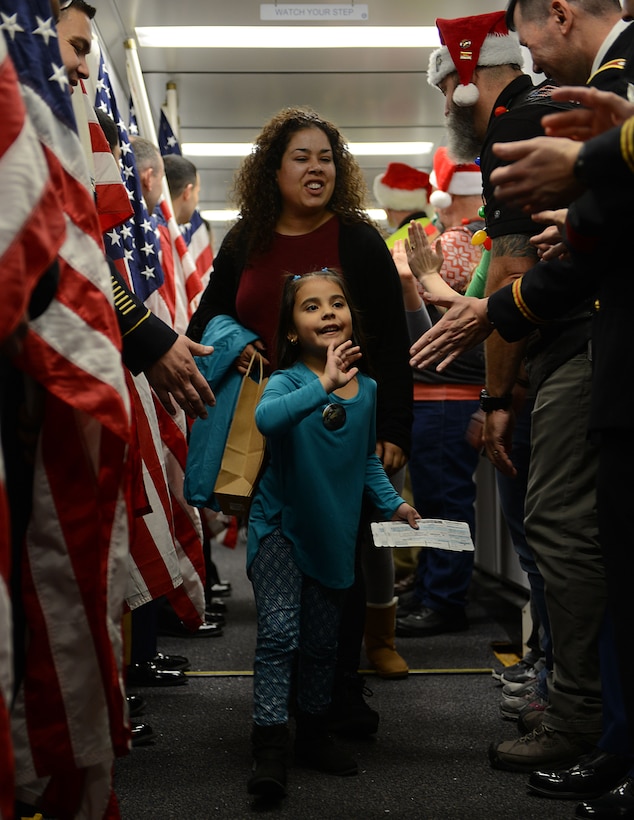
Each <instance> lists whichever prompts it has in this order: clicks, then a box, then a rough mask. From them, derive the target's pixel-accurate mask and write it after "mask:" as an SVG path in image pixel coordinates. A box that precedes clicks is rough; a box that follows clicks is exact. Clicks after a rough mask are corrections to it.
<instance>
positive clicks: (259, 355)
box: [244, 350, 264, 384]
mask: <svg viewBox="0 0 634 820" xmlns="http://www.w3.org/2000/svg"><path fill="white" fill-rule="evenodd" d="M256 356H257V358H258V360H259V363H260V374H259V375H260V377H259V379H256V378H253V381H254V382H257V383H258V384H261V382H262V379H263V378H264V359H263V358H262V354H261V353H260V352H259V351H258V350H255V351H254V352H253V354H252V356H251V361H250V362H249V364H248V366H247V372H246V373H245V374H244V375H245V378H252V376H251V370H252V368H253V363H254V362H255V359H256Z"/></svg>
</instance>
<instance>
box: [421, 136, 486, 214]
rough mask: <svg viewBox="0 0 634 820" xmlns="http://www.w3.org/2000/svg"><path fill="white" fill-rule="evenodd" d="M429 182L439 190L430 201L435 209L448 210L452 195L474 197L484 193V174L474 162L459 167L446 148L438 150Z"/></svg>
mask: <svg viewBox="0 0 634 820" xmlns="http://www.w3.org/2000/svg"><path fill="white" fill-rule="evenodd" d="M429 181H430V182H431V184H432V185H433V186H434V188H437V189H438V190H436V191H434V192H433V194H432V195H431V197H430V198H429V201H430V202H431V204H432V205H433V206H434V208H448V207H449V206H450V205H451V203H452V198H451V194H454V195H456V196H472V195H474V194H481V193H482V174H481V172H480V168H479V166H478V165H476V164H475V163H473V162H470V163H466V164H463V165H458V164H457V163H455V162H454V161H453V160H452V159H451V157H450V156H449V154H448V153H447V149H446V148H445V147H440V148H438V149H436V153H435V154H434V169H433V171H432V172H431V175H430V177H429Z"/></svg>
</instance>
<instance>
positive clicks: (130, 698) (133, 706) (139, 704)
mask: <svg viewBox="0 0 634 820" xmlns="http://www.w3.org/2000/svg"><path fill="white" fill-rule="evenodd" d="M125 699H126V700H127V702H128V714H129V715H130V717H131V718H135V717H139V715H142V714H143V712H145V707H146V706H147V704H146V702H145V700H144V699H143V698H142V697H141V695H126V696H125Z"/></svg>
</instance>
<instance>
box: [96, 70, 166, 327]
mask: <svg viewBox="0 0 634 820" xmlns="http://www.w3.org/2000/svg"><path fill="white" fill-rule="evenodd" d="M95 107H96V108H99V109H100V110H101V111H103V112H104V114H107V115H108V116H109V117H111V118H112V119H113V120H114V121H115V123H116V125H117V130H118V132H119V142H120V144H121V164H122V175H123V181H124V183H125V186H126V188H127V190H128V196H129V198H130V202H131V204H132V207H133V209H134V214H133V216H132V218H131V219H129V220H128V221H127V222H126V223H125V224H124V225H121V227H119V228H113V229H112V230H111V231H108V232H107V233H106V234H105V236H104V242H105V245H106V253H107V254H108V256H109V257H110V259H112V261H113V262H114V263H115V265H116V266H117V269H118V270H119V272H120V273H121V274H122V275H123V276H124V277H125V278H126V279H127V281H128V282H129V283H130V287H131V288H132V290H133V291H134V292H135V293H136V295H137V296H138V297H139V299H141V301H142V302H145V301H146V300H147V299H149V297H150V296H151V295H152V293H154V292H155V291H156V290H158V289H159V288H160V287H161V285H162V284H163V282H164V281H165V276H164V273H163V268H162V265H161V261H160V241H159V234H158V227H157V225H156V220H155V219H154V218H153V217H151V216H150V214H149V213H148V210H147V208H146V207H145V201H144V199H143V194H142V192H141V181H140V180H139V174H138V172H137V167H136V162H135V160H134V152H133V150H132V146H131V145H130V138H129V136H128V129H127V128H126V125H125V123H124V122H123V120H122V118H121V116H120V114H119V110H118V107H117V102H116V100H115V97H114V93H113V91H112V87H111V83H110V78H109V76H108V69H107V67H106V64H105V62H104V60H103V56H102V57H101V59H100V61H99V74H98V77H97V90H96V94H95ZM161 318H164V317H163V316H161Z"/></svg>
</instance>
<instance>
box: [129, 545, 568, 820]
mask: <svg viewBox="0 0 634 820" xmlns="http://www.w3.org/2000/svg"><path fill="white" fill-rule="evenodd" d="M214 559H215V561H216V564H217V566H218V568H219V570H220V575H221V577H223V578H226V579H228V580H230V581H231V583H232V587H233V591H232V595H231V597H230V598H227V599H226V602H227V608H228V613H227V625H226V627H225V629H224V635H223V636H222V637H220V638H207V639H202V640H201V639H187V638H161V639H160V644H159V649H160V650H161V651H163V652H166V653H170V652H171V653H179V654H184V655H187V656H188V657H189V659H190V660H191V664H192V672H191V673H190V677H189V680H188V685H187V686H182V687H170V688H165V689H152V688H144V689H136V690H131V691H135V692H138V693H139V694H142V695H143V697H144V699H145V700H146V701H147V710H146V713H145V715H144V717H143V720H145V721H147V722H148V723H150V724H151V726H152V728H153V729H154V731H155V733H156V740H155V742H154V743H153V745H150V746H146V747H139V748H135V749H133V751H132V753H131V754H130V755H129V756H128V757H126V758H123V759H121V760H119V761H118V762H117V765H116V769H115V790H116V793H117V796H118V799H119V803H120V807H121V813H122V817H123V818H124V820H143V819H144V818H153V819H154V820H194V818H196V820H211V818H218V820H233V818H235V819H236V820H238V819H239V818H248V817H252V816H254V815H258V814H261V813H265V814H271V815H274V816H277V815H279V816H283V817H285V818H288V820H295V819H296V818H297V820H299V818H302V820H323V819H324V818H326V819H327V820H330V819H331V818H332V819H333V820H334V819H335V818H351V819H353V820H357V819H358V820H378V818H384V819H386V818H391V820H409V819H410V818H411V819H412V820H414V818H415V819H416V820H468V819H469V820H516V819H517V820H559V818H562V820H563V819H564V818H565V819H566V820H569V818H572V816H573V813H574V803H566V802H559V801H551V800H544V799H541V798H537V797H532V796H529V795H528V794H527V791H526V779H527V777H526V775H522V774H514V773H509V772H501V771H496V770H494V769H491V768H490V766H489V763H488V760H487V754H486V750H487V747H488V745H489V744H490V743H491V742H492V741H498V740H504V739H507V738H512V737H514V736H515V735H516V733H517V728H516V725H515V724H513V723H509V722H506V721H502V720H501V719H500V716H499V710H498V704H499V700H500V691H501V690H500V687H499V685H498V684H497V682H496V681H495V680H494V679H493V678H492V676H491V668H492V667H493V666H497V667H499V666H500V664H499V662H498V661H497V659H496V657H495V655H494V654H493V649H492V646H493V645H496V644H502V643H508V642H509V641H511V642H515V643H516V642H517V641H518V638H519V634H520V612H519V609H516V608H513V609H512V610H511V611H510V612H509V609H508V607H507V606H505V605H503V603H502V601H500V600H499V599H498V598H496V595H495V593H494V592H492V591H491V589H490V587H489V586H488V585H485V584H482V583H481V582H479V581H478V579H477V576H476V578H474V583H473V584H472V590H471V594H470V603H469V608H468V615H469V621H470V628H469V630H468V631H467V632H463V633H456V634H452V635H448V636H436V637H433V638H425V639H420V638H400V639H397V643H398V648H399V650H400V652H401V654H402V655H403V656H404V657H405V659H406V660H407V662H408V663H409V665H410V668H411V669H412V670H413V673H412V674H410V676H409V677H408V678H407V679H406V680H401V681H384V680H380V679H379V678H376V677H374V676H370V675H368V677H367V683H368V685H369V687H370V688H371V689H372V691H373V695H372V698H371V701H370V702H371V705H372V706H373V708H375V709H377V710H378V711H379V713H380V715H381V724H380V727H379V733H378V735H377V737H376V739H375V740H373V741H368V742H352V741H340V742H341V743H345V745H346V746H347V748H349V749H350V750H351V751H352V752H353V753H354V755H355V756H356V758H357V760H358V762H359V776H358V777H348V778H337V777H333V776H329V775H324V774H320V773H318V772H313V771H308V770H305V769H300V768H291V769H290V770H289V784H288V796H287V797H286V798H285V799H284V800H283V801H282V802H281V803H280V804H279V805H277V806H275V807H273V808H271V807H267V808H265V809H263V808H262V807H261V806H259V805H258V804H256V803H254V802H253V800H252V798H251V797H250V796H249V795H248V794H247V792H246V787H245V784H246V780H247V778H248V776H249V771H250V762H251V761H250V741H249V733H250V727H251V688H252V679H251V677H250V670H251V666H252V659H253V650H254V645H255V612H254V604H253V600H252V593H251V587H250V584H249V583H248V581H247V579H246V576H245V572H244V550H243V549H241V548H240V547H238V548H237V549H236V550H228V549H226V548H224V547H222V548H219V549H217V550H216V552H215V553H214ZM199 673H209V674H199Z"/></svg>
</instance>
